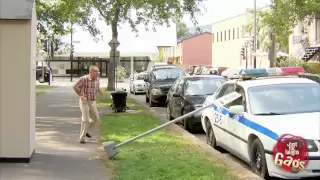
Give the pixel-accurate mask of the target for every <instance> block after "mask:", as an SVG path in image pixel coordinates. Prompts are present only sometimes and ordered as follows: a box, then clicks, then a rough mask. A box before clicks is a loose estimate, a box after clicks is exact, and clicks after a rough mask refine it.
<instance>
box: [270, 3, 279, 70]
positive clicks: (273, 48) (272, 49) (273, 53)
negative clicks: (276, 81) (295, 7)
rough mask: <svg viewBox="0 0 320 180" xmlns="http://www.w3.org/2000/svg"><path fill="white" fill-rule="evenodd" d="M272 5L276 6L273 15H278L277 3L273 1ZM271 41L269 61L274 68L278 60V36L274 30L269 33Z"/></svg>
mask: <svg viewBox="0 0 320 180" xmlns="http://www.w3.org/2000/svg"><path fill="white" fill-rule="evenodd" d="M271 2H272V3H274V6H275V11H274V12H273V13H277V4H276V3H275V1H273V0H272V1H271ZM269 40H270V43H269V52H268V53H269V54H268V56H269V58H268V59H269V60H270V67H274V65H275V61H276V58H277V53H276V34H275V30H274V29H272V30H270V33H269Z"/></svg>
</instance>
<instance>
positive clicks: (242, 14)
mask: <svg viewBox="0 0 320 180" xmlns="http://www.w3.org/2000/svg"><path fill="white" fill-rule="evenodd" d="M269 7H270V5H267V6H263V7H260V8H257V10H264V9H267V8H269ZM247 10H250V9H247ZM247 14H248V13H247V12H245V13H241V14H239V15H236V16H232V17H229V18H226V19H222V20H219V21H216V22H214V23H212V25H214V24H218V23H221V22H224V21H228V20H230V19H233V18H237V17H240V16H244V15H247Z"/></svg>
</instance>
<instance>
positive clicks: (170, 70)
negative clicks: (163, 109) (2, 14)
mask: <svg viewBox="0 0 320 180" xmlns="http://www.w3.org/2000/svg"><path fill="white" fill-rule="evenodd" d="M183 76H187V73H186V72H184V71H183V70H182V69H181V68H179V67H178V66H175V65H161V66H154V67H153V68H151V69H150V70H149V71H148V73H147V75H146V79H145V82H146V102H147V103H149V106H150V107H152V106H155V105H156V104H165V102H166V99H167V93H168V91H169V89H170V87H171V86H172V84H173V83H174V81H175V80H176V79H178V78H179V77H183Z"/></svg>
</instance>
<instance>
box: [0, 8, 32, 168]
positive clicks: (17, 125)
mask: <svg viewBox="0 0 320 180" xmlns="http://www.w3.org/2000/svg"><path fill="white" fill-rule="evenodd" d="M35 58H36V14H35V7H34V8H33V18H32V20H0V99H1V102H0V162H1V160H3V159H11V158H13V159H17V158H18V159H21V160H22V161H28V160H29V157H30V156H31V155H32V154H33V152H34V149H35V93H36V92H35V88H36V87H35V86H36V85H35Z"/></svg>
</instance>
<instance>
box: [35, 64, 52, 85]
mask: <svg viewBox="0 0 320 180" xmlns="http://www.w3.org/2000/svg"><path fill="white" fill-rule="evenodd" d="M42 70H44V77H43V76H42ZM49 78H50V69H49V68H47V67H43V69H42V66H37V67H36V80H37V81H39V82H40V83H45V82H49Z"/></svg>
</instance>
